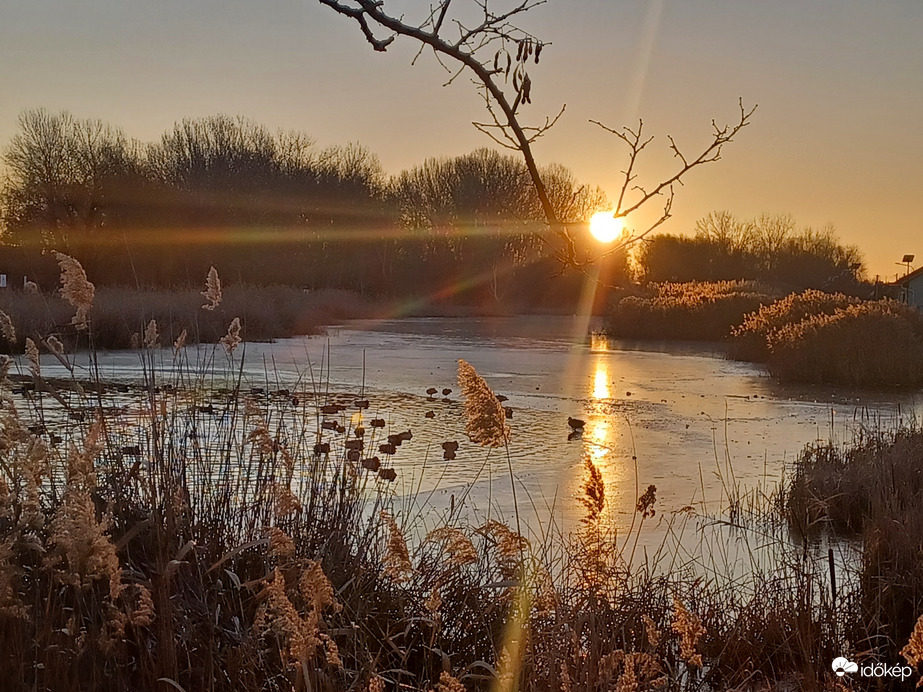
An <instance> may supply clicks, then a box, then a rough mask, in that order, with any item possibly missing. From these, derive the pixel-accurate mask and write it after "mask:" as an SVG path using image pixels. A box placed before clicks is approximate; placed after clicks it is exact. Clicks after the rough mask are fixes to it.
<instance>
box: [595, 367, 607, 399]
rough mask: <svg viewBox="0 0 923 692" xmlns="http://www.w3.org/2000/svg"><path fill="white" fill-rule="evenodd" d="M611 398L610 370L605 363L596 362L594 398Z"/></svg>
mask: <svg viewBox="0 0 923 692" xmlns="http://www.w3.org/2000/svg"><path fill="white" fill-rule="evenodd" d="M610 396H611V394H610V392H609V368H608V367H606V364H605V363H604V362H603V361H601V360H599V361H596V372H595V373H594V375H593V398H594V399H597V400H599V399H608V398H609V397H610Z"/></svg>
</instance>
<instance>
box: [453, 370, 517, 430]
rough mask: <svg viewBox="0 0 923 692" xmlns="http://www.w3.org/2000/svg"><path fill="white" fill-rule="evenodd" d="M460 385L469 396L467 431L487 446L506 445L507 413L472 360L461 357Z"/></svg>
mask: <svg viewBox="0 0 923 692" xmlns="http://www.w3.org/2000/svg"><path fill="white" fill-rule="evenodd" d="M458 385H459V387H461V390H462V394H463V395H464V397H465V433H467V435H468V439H470V440H471V441H472V442H475V443H477V444H479V445H483V446H485V447H502V446H503V445H505V444H506V443H507V441H508V440H509V435H510V428H509V426H508V425H507V424H506V412H505V411H504V410H503V406H502V405H501V403H500V402H499V401H498V400H497V397H496V395H495V394H494V393H493V392H492V391H491V389H490V387H489V386H488V385H487V382H486V381H485V380H484V378H483V377H481V376H480V375H478V373H477V370H475V369H474V366H473V365H471V364H470V363H468V362H466V361H464V360H461V359H459V361H458Z"/></svg>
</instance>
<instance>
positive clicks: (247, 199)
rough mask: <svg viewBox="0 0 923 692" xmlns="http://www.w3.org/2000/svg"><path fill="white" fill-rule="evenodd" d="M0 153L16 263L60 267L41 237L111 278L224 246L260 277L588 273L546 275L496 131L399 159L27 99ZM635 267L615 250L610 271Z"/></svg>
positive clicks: (239, 124)
mask: <svg viewBox="0 0 923 692" xmlns="http://www.w3.org/2000/svg"><path fill="white" fill-rule="evenodd" d="M3 161H4V163H5V166H6V177H5V181H4V184H3V189H2V219H3V226H4V235H3V240H4V247H3V248H0V250H2V253H0V263H3V264H4V266H6V265H10V266H11V267H14V268H15V269H14V270H8V272H7V273H12V274H13V276H14V280H15V275H16V271H15V270H21V272H22V273H23V274H27V275H29V276H30V278H34V279H38V280H39V281H40V282H44V283H46V285H48V284H50V283H53V282H54V280H55V276H56V268H55V267H54V264H53V262H52V261H51V260H50V258H49V257H48V256H47V252H46V254H45V255H42V254H41V253H42V252H45V251H48V250H51V249H54V250H60V251H63V252H67V253H68V254H71V255H73V256H75V257H77V258H78V259H80V260H81V262H83V263H84V265H85V266H86V268H87V271H88V272H89V273H90V274H91V276H92V277H93V279H94V281H96V282H98V283H101V284H123V285H135V284H139V285H144V286H168V285H169V286H172V285H184V284H192V285H197V284H199V283H200V282H201V277H202V276H204V274H205V272H206V271H207V269H208V267H209V265H212V264H213V265H215V266H218V267H220V268H221V273H222V276H223V277H225V278H226V279H228V280H237V279H239V280H241V281H245V282H249V283H253V284H267V283H282V284H292V285H299V286H305V287H309V288H346V289H351V290H357V291H361V292H363V293H367V294H371V295H389V296H405V295H418V294H421V293H423V292H426V293H430V294H439V295H444V296H446V297H449V296H457V297H460V299H462V300H479V301H480V300H493V301H500V302H503V301H510V300H512V301H527V302H528V301H536V300H538V301H542V300H547V301H550V302H552V303H555V302H558V303H562V304H563V303H567V302H569V301H572V300H573V298H574V297H575V296H576V295H577V293H578V292H579V289H580V284H581V283H582V277H569V278H568V277H565V278H561V279H559V280H557V281H554V282H550V281H548V279H549V278H550V277H551V276H552V275H553V274H554V273H555V272H556V271H557V269H558V266H557V265H556V263H555V260H554V259H553V258H551V256H550V255H551V252H550V249H549V248H548V247H546V244H545V243H544V242H543V239H542V234H543V232H544V230H543V228H544V227H543V223H542V220H543V215H542V209H541V205H540V203H539V201H538V198H537V196H536V194H535V191H534V189H533V186H532V184H531V180H530V178H529V175H528V171H527V170H526V168H525V166H524V165H523V164H522V163H521V162H520V161H519V160H518V159H516V158H514V157H512V156H507V155H502V154H499V153H497V152H494V151H490V150H487V149H482V150H478V151H475V152H472V153H470V154H466V155H464V156H458V157H455V158H444V159H430V160H427V161H425V162H424V163H422V164H420V165H419V166H415V167H414V168H412V169H410V170H406V171H403V172H401V173H400V174H399V175H397V176H393V177H389V176H387V175H386V174H385V173H384V171H383V169H382V167H381V164H380V163H379V161H378V158H377V157H376V156H375V155H374V154H372V153H371V152H370V151H369V150H368V149H366V148H364V147H362V146H360V145H357V144H349V145H346V146H334V147H328V148H319V147H318V146H316V145H315V143H314V142H313V141H312V140H311V139H310V138H309V137H308V136H306V135H304V134H302V133H297V132H280V133H273V132H271V131H269V130H268V129H267V128H266V127H264V126H263V125H260V124H258V123H255V122H253V121H250V120H246V119H243V118H233V117H228V116H224V115H218V116H213V117H207V118H201V119H187V120H183V121H182V122H181V123H177V124H176V125H175V126H174V127H173V129H172V130H170V131H168V132H166V133H164V135H163V136H162V137H161V139H160V141H159V142H155V143H152V144H143V143H140V142H137V141H135V140H131V139H129V138H127V137H126V136H125V135H124V134H123V133H122V132H121V131H120V130H119V129H117V128H114V127H112V126H110V125H107V124H105V123H103V122H101V121H99V120H79V119H75V118H74V117H72V116H71V115H70V114H69V113H66V112H65V113H56V114H55V113H49V112H47V111H45V110H31V111H27V112H25V113H23V114H22V116H21V117H20V120H19V131H18V132H17V133H16V135H15V136H14V137H13V138H12V140H11V142H10V143H9V145H8V146H7V147H6V148H5V150H4V152H3ZM544 175H545V178H546V180H547V186H548V189H549V193H550V197H551V199H552V200H553V203H554V205H555V207H556V211H557V212H558V214H559V216H560V218H562V219H568V220H580V219H584V218H586V217H587V215H588V214H591V213H592V212H593V211H596V210H598V209H601V208H605V207H606V206H607V202H606V199H605V196H604V194H603V193H602V192H601V191H600V190H599V189H590V188H588V187H586V186H581V185H578V184H577V182H576V181H575V179H574V177H573V176H572V174H571V173H570V172H569V171H567V170H566V169H564V168H563V167H559V166H552V167H549V168H547V169H545V171H544ZM4 256H5V258H6V259H5V260H4ZM0 271H3V270H2V269H0ZM626 272H627V265H626V263H625V258H624V256H621V257H616V258H613V259H610V261H609V268H608V273H609V275H610V276H612V277H615V278H616V279H618V280H625V278H626V276H627V274H626ZM543 291H544V292H545V293H546V295H544V296H543V295H542V294H543Z"/></svg>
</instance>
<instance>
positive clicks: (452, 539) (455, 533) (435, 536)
mask: <svg viewBox="0 0 923 692" xmlns="http://www.w3.org/2000/svg"><path fill="white" fill-rule="evenodd" d="M426 540H428V541H435V542H441V543H442V544H443V547H444V548H445V551H446V553H448V556H449V565H450V566H452V567H463V566H465V565H470V564H473V563H475V562H477V561H478V551H477V548H475V547H474V543H472V542H471V539H470V538H468V536H466V535H465V532H464V531H462V530H461V529H459V528H455V527H452V526H440V527H439V528H437V529H433V530H432V531H430V532H429V533H428V534H426Z"/></svg>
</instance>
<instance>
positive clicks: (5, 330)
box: [0, 310, 16, 344]
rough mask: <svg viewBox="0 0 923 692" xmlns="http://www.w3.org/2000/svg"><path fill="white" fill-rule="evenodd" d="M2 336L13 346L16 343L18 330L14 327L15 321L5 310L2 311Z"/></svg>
mask: <svg viewBox="0 0 923 692" xmlns="http://www.w3.org/2000/svg"><path fill="white" fill-rule="evenodd" d="M0 334H2V335H3V338H4V339H6V340H7V341H9V342H10V343H11V344H15V343H16V329H15V328H14V327H13V320H11V319H10V316H9V315H7V314H6V313H5V312H3V310H0Z"/></svg>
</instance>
